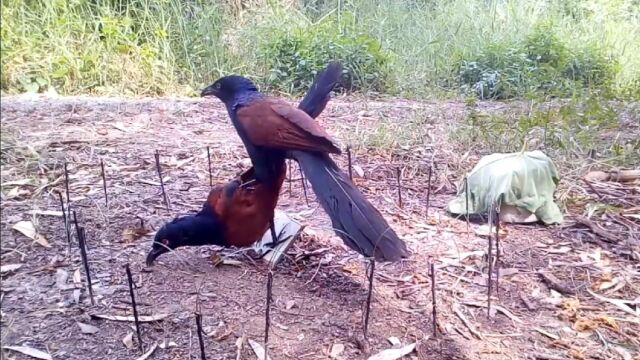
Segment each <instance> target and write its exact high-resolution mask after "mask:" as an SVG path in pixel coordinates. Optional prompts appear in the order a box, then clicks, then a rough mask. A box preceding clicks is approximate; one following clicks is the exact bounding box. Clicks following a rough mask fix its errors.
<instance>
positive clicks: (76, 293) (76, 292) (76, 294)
mask: <svg viewBox="0 0 640 360" xmlns="http://www.w3.org/2000/svg"><path fill="white" fill-rule="evenodd" d="M73 302H74V303H76V304H80V289H75V290H73Z"/></svg>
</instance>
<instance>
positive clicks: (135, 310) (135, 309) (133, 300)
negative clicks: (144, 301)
mask: <svg viewBox="0 0 640 360" xmlns="http://www.w3.org/2000/svg"><path fill="white" fill-rule="evenodd" d="M124 269H125V271H126V272H127V280H128V282H129V295H131V307H132V308H133V320H134V321H135V324H136V334H137V335H138V348H139V349H140V352H141V353H143V354H144V346H143V344H142V334H141V333H140V321H139V320H138V306H137V305H136V296H135V295H134V293H133V276H131V269H130V268H129V263H127V264H126V265H125V266H124Z"/></svg>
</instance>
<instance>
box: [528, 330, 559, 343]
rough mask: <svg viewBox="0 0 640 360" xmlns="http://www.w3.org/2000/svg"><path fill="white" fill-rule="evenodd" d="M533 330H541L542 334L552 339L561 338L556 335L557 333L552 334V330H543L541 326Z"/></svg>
mask: <svg viewBox="0 0 640 360" xmlns="http://www.w3.org/2000/svg"><path fill="white" fill-rule="evenodd" d="M533 330H535V331H537V332H539V333H540V334H542V335H544V336H546V337H548V338H550V339H553V340H560V336H558V335H556V334H552V333H550V332H548V331H545V330H542V329H540V328H534V329H533Z"/></svg>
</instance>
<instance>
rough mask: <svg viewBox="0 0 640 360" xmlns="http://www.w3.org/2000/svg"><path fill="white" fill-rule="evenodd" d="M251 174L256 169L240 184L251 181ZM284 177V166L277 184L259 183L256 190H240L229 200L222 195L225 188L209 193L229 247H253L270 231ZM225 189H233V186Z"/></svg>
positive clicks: (242, 188)
mask: <svg viewBox="0 0 640 360" xmlns="http://www.w3.org/2000/svg"><path fill="white" fill-rule="evenodd" d="M251 174H253V168H250V169H249V170H247V171H246V172H245V173H243V174H242V175H240V179H241V181H242V182H243V183H244V182H247V181H249V180H251ZM285 175H286V168H285V167H284V166H282V169H281V171H280V177H279V178H278V182H276V183H275V184H274V185H271V186H269V185H267V184H261V183H257V184H256V185H255V186H254V187H238V188H237V189H236V190H235V192H233V193H232V194H231V196H230V197H226V196H224V195H223V193H224V191H223V188H222V187H220V190H218V189H217V188H216V189H214V190H212V191H211V192H210V195H209V198H210V199H215V202H214V203H213V204H212V203H211V202H209V204H210V205H213V208H214V209H215V212H216V214H217V216H218V217H219V218H220V220H221V221H222V223H224V224H225V239H226V242H227V244H228V245H233V246H237V247H245V246H250V245H252V244H253V243H255V242H256V241H258V240H259V239H260V238H261V237H262V235H263V234H264V233H265V232H266V231H267V230H268V229H269V223H270V221H271V219H272V218H273V215H274V212H275V208H276V205H277V203H278V196H279V195H280V189H281V187H282V184H283V182H284V179H285ZM226 186H231V183H229V184H227V185H226ZM226 186H225V187H226ZM214 192H215V193H214Z"/></svg>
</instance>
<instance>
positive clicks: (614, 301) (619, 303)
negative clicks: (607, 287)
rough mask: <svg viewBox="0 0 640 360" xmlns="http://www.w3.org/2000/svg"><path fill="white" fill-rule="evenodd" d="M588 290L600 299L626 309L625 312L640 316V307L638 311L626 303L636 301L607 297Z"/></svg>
mask: <svg viewBox="0 0 640 360" xmlns="http://www.w3.org/2000/svg"><path fill="white" fill-rule="evenodd" d="M587 291H588V292H589V294H591V296H593V297H595V298H596V299H598V300H600V301H606V302H609V303H611V304H613V305H615V306H617V307H618V308H619V309H620V310H622V311H624V312H626V313H628V314H631V315H635V316H638V317H640V307H638V308H637V311H634V310H633V309H632V308H631V307H629V305H627V304H626V303H627V302H628V303H634V301H631V300H628V301H627V300H621V299H612V298H607V297H604V296H601V295H598V294H596V293H594V292H592V291H590V290H589V289H587Z"/></svg>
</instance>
